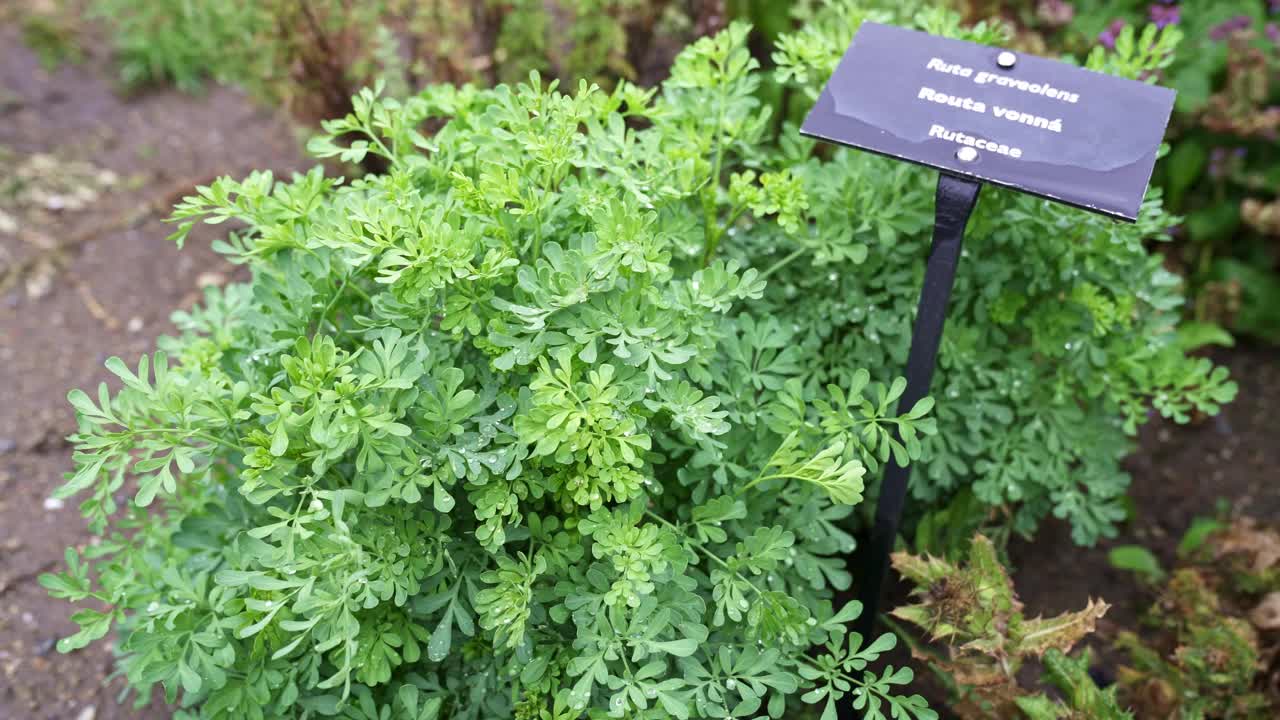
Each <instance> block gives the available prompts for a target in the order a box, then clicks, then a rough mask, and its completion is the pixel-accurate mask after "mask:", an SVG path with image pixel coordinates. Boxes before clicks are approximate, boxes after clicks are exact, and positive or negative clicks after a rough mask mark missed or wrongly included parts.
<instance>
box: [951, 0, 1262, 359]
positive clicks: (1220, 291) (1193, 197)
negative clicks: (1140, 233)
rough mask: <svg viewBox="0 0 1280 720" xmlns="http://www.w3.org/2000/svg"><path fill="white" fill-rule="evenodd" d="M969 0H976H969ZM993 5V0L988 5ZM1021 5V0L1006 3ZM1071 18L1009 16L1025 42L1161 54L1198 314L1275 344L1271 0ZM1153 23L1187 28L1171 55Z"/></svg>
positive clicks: (1172, 159)
mask: <svg viewBox="0 0 1280 720" xmlns="http://www.w3.org/2000/svg"><path fill="white" fill-rule="evenodd" d="M967 4H969V5H971V6H972V5H975V4H977V3H975V2H970V3H967ZM985 4H986V5H990V3H985ZM998 4H1001V5H1003V6H1005V8H1006V10H1014V9H1015V8H1016V7H1018V6H1019V4H1017V3H998ZM1062 5H1069V6H1070V7H1071V8H1072V9H1073V10H1074V13H1073V21H1072V22H1070V23H1069V24H1063V23H1061V22H1054V21H1050V20H1049V18H1048V17H1047V16H1046V14H1045V13H1026V12H1022V13H1019V12H1016V11H1015V12H1006V15H1007V16H1009V17H1016V18H1019V19H1020V20H1021V21H1023V24H1024V33H1023V34H1022V37H1021V38H1020V39H1021V40H1022V41H1023V42H1024V43H1026V44H1028V45H1031V46H1033V47H1036V46H1038V47H1046V46H1047V47H1049V48H1052V50H1051V52H1053V51H1061V50H1066V51H1069V52H1077V53H1090V60H1091V61H1092V60H1093V59H1094V58H1095V57H1096V58H1098V59H1099V60H1100V61H1103V60H1105V58H1107V57H1121V56H1125V55H1132V54H1133V53H1135V52H1137V53H1144V52H1153V53H1161V54H1162V56H1163V58H1164V59H1163V62H1161V63H1160V65H1159V67H1158V68H1157V71H1156V72H1154V73H1152V74H1151V75H1149V76H1148V77H1149V79H1152V80H1154V79H1156V78H1159V79H1160V81H1161V82H1163V83H1165V84H1167V85H1168V86H1169V87H1171V88H1173V89H1174V90H1176V91H1177V92H1178V96H1177V100H1176V105H1175V115H1174V120H1173V122H1172V123H1171V127H1170V131H1171V133H1170V137H1171V138H1172V141H1173V149H1172V152H1170V153H1169V155H1168V156H1167V157H1166V158H1165V159H1164V160H1163V161H1162V162H1161V163H1160V164H1159V165H1158V166H1157V169H1156V176H1155V182H1156V183H1157V184H1159V185H1161V186H1162V187H1164V189H1165V193H1166V197H1167V201H1168V205H1169V207H1170V209H1171V210H1172V211H1173V212H1175V213H1178V214H1180V215H1184V216H1185V217H1186V220H1185V222H1184V223H1183V225H1182V227H1181V232H1180V237H1179V239H1180V240H1182V242H1180V243H1179V245H1178V247H1177V248H1176V251H1175V252H1173V253H1171V255H1173V256H1174V258H1173V259H1174V260H1175V261H1176V262H1177V264H1178V265H1179V267H1180V268H1181V269H1182V270H1183V272H1184V274H1185V275H1186V276H1187V278H1188V280H1189V282H1190V285H1191V288H1192V290H1193V293H1194V295H1195V297H1196V303H1195V305H1194V307H1193V308H1192V309H1191V312H1192V314H1193V315H1194V317H1195V318H1196V319H1197V320H1199V321H1202V322H1206V323H1218V324H1222V325H1226V326H1228V327H1230V328H1232V329H1234V330H1238V331H1240V332H1244V333H1248V334H1251V335H1255V336H1260V337H1263V338H1266V339H1270V340H1272V341H1276V340H1278V339H1280V318H1277V317H1276V316H1275V313H1273V312H1267V311H1263V312H1258V311H1256V310H1255V308H1273V307H1275V301H1274V298H1275V297H1276V296H1277V295H1280V253H1278V252H1277V245H1276V238H1277V237H1280V203H1277V202H1276V200H1275V198H1276V196H1277V194H1278V193H1280V172H1277V169H1276V168H1277V167H1280V164H1278V163H1277V161H1280V154H1278V153H1277V147H1276V143H1275V134H1276V132H1277V130H1280V111H1277V109H1276V106H1277V103H1278V102H1280V43H1277V39H1278V38H1280V34H1278V33H1280V30H1277V27H1278V26H1277V25H1276V17H1275V5H1274V3H1271V2H1269V0H1235V1H1233V2H1223V1H1222V0H1180V2H1178V3H1164V5H1167V6H1170V7H1164V8H1161V7H1159V4H1155V3H1151V2H1148V1H1147V0H1121V1H1120V2H1116V1H1115V0H1074V2H1072V3H1069V4H1067V3H1063V4H1062ZM1150 19H1161V20H1163V21H1164V22H1172V24H1171V25H1170V26H1169V30H1170V31H1173V32H1176V33H1177V34H1179V35H1181V36H1182V40H1181V43H1180V44H1179V48H1178V51H1177V52H1176V53H1175V52H1169V50H1170V48H1168V47H1162V44H1161V43H1159V42H1152V41H1151V38H1150V37H1149V36H1148V35H1147V34H1146V33H1150V32H1151V30H1150V29H1149V28H1150V27H1151V26H1148V29H1147V30H1144V31H1142V32H1139V31H1138V29H1140V28H1142V26H1143V24H1145V23H1147V22H1148V20H1150Z"/></svg>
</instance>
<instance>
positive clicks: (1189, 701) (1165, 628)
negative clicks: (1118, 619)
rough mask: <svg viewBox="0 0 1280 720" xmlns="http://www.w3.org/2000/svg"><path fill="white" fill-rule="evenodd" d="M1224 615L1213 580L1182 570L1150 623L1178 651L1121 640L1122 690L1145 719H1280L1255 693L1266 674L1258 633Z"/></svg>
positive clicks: (1126, 636)
mask: <svg viewBox="0 0 1280 720" xmlns="http://www.w3.org/2000/svg"><path fill="white" fill-rule="evenodd" d="M1225 610H1226V609H1225V608H1224V607H1223V601H1222V599H1221V598H1220V597H1219V595H1218V593H1217V592H1216V591H1215V590H1214V589H1212V587H1211V586H1210V585H1209V583H1208V577H1207V574H1206V573H1202V572H1199V571H1197V570H1196V569H1192V568H1183V569H1179V570H1177V571H1175V572H1174V573H1173V575H1172V576H1171V578H1170V580H1169V583H1168V585H1167V586H1166V587H1165V588H1164V590H1163V591H1162V593H1161V596H1160V598H1159V600H1158V602H1157V604H1156V606H1155V607H1154V608H1153V612H1152V614H1151V616H1150V617H1149V620H1150V621H1151V622H1152V623H1153V624H1154V625H1155V626H1156V628H1157V630H1158V632H1160V633H1162V634H1164V635H1165V636H1166V637H1167V638H1168V639H1169V640H1170V642H1171V643H1172V647H1171V648H1168V647H1165V646H1164V644H1163V643H1161V642H1159V641H1158V640H1157V641H1148V640H1144V639H1140V638H1139V637H1138V636H1137V635H1136V634H1134V633H1132V632H1123V633H1121V634H1120V636H1119V638H1118V639H1117V641H1116V644H1117V646H1118V647H1119V648H1121V649H1122V650H1124V651H1125V652H1126V653H1127V654H1128V656H1129V662H1130V666H1128V667H1124V668H1122V670H1121V673H1120V683H1121V685H1122V687H1123V688H1124V689H1125V692H1126V694H1127V695H1129V696H1131V697H1133V698H1134V699H1135V703H1136V704H1137V706H1138V707H1139V708H1140V709H1141V710H1142V711H1143V712H1144V713H1145V714H1150V715H1152V716H1156V715H1158V716H1160V717H1170V718H1179V719H1185V720H1191V719H1192V718H1204V717H1210V716H1212V717H1228V718H1257V719H1258V720H1262V718H1270V717H1275V713H1276V710H1277V706H1276V705H1275V704H1274V703H1272V702H1271V701H1269V700H1268V698H1267V697H1265V696H1264V695H1263V694H1262V693H1260V692H1258V691H1257V690H1256V689H1255V688H1256V686H1257V682H1256V680H1257V676H1258V674H1259V672H1260V670H1261V668H1262V667H1263V661H1262V656H1261V650H1260V647H1259V642H1258V635H1257V631H1256V630H1255V629H1254V628H1253V627H1252V626H1251V625H1250V623H1249V622H1248V620H1246V619H1244V618H1241V617H1234V616H1232V615H1230V614H1229V613H1227V612H1225ZM1144 716H1146V715H1144Z"/></svg>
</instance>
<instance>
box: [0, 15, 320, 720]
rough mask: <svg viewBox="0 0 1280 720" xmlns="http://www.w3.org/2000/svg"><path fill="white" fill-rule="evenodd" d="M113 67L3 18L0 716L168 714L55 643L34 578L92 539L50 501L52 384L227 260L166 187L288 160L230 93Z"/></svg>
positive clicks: (163, 318)
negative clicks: (127, 88)
mask: <svg viewBox="0 0 1280 720" xmlns="http://www.w3.org/2000/svg"><path fill="white" fill-rule="evenodd" d="M112 72H113V71H112V69H111V66H110V64H109V62H108V58H107V57H105V56H103V55H100V54H99V55H97V56H95V55H94V54H93V53H91V55H90V57H88V58H86V60H85V61H84V62H82V63H80V64H77V65H73V66H64V67H63V68H61V69H59V70H58V71H56V72H53V73H48V72H46V71H44V70H43V69H42V68H41V66H40V64H39V62H38V61H37V59H36V57H35V56H34V55H33V54H32V53H31V52H30V51H28V50H27V49H26V48H24V47H23V44H22V42H21V39H20V37H19V32H18V30H17V28H15V27H7V26H5V25H3V24H0V153H5V155H6V156H5V157H4V158H2V159H0V165H3V167H4V169H3V170H0V213H4V216H0V719H3V720H26V719H27V718H31V719H35V718H50V719H52V718H57V719H59V720H61V719H63V718H65V719H67V720H90V719H91V718H97V719H98V720H110V719H114V718H161V717H167V716H168V712H166V711H163V710H162V709H149V710H134V709H132V707H131V706H125V707H121V706H118V705H117V704H116V701H115V697H116V695H117V693H118V692H119V690H120V683H119V682H109V681H108V680H107V678H108V676H109V675H110V673H111V670H112V668H111V649H110V647H109V645H108V644H106V643H99V644H97V645H94V646H91V647H89V648H86V649H84V650H81V651H79V652H76V653H72V654H70V655H61V654H59V653H58V652H57V651H56V650H54V649H53V644H54V642H55V641H56V640H57V639H58V638H60V637H62V636H64V635H66V634H68V633H69V632H71V631H72V629H73V625H72V624H71V623H70V622H69V621H68V620H67V619H66V618H67V616H68V614H69V607H68V606H67V605H66V604H64V603H61V602H57V601H53V600H50V599H49V598H48V596H47V595H46V593H45V591H44V590H43V588H41V587H40V586H39V585H38V584H37V582H36V578H37V576H38V575H39V574H40V573H42V572H46V571H49V570H52V569H54V568H56V567H58V566H59V565H60V563H61V561H62V551H63V548H65V547H66V546H68V545H77V544H83V543H85V542H88V541H89V535H88V533H87V531H86V530H85V529H84V524H83V522H82V521H81V519H80V517H79V513H78V511H77V509H76V503H75V502H74V501H73V502H69V503H67V504H66V505H65V506H61V505H60V503H58V502H56V501H53V500H49V497H50V495H51V493H52V491H53V489H54V488H55V487H57V486H58V484H60V482H61V477H62V473H63V472H65V471H66V470H67V469H69V467H70V455H69V449H68V447H67V445H66V442H65V440H64V439H63V438H65V437H66V435H68V434H69V433H70V432H72V431H73V430H74V429H75V425H74V418H73V416H72V413H71V411H70V408H69V406H68V405H67V404H66V402H65V400H64V399H63V398H64V397H65V395H66V392H67V390H68V389H70V388H73V387H82V388H92V387H96V385H97V384H98V383H99V382H101V381H103V380H105V379H106V377H107V373H106V372H105V371H104V370H103V368H102V363H103V360H104V359H106V358H107V357H109V356H111V355H119V356H121V357H127V358H134V359H136V358H137V356H138V355H139V354H141V353H143V352H147V351H149V350H150V349H151V348H152V346H153V344H154V341H155V337H156V336H157V335H160V334H163V333H165V332H167V331H168V330H169V329H170V326H169V323H168V316H169V313H170V312H171V311H172V310H174V309H176V308H178V307H185V306H190V305H191V304H192V302H194V300H195V299H196V297H197V294H198V287H199V285H200V284H203V283H209V282H223V281H225V279H226V278H227V277H228V276H229V275H230V274H231V270H230V268H229V266H227V265H226V264H225V263H223V262H222V261H221V260H220V259H219V258H218V257H217V256H216V255H215V254H214V253H212V252H211V251H210V250H209V249H208V242H207V237H208V236H204V237H202V238H193V240H192V242H190V243H189V244H188V246H187V248H186V249H185V250H182V251H179V250H178V249H177V248H176V247H174V246H173V244H172V243H170V242H168V241H166V240H165V236H166V235H167V234H168V233H169V232H170V231H171V228H170V227H169V226H168V225H166V224H165V223H163V222H161V218H163V217H164V216H165V215H166V214H167V211H168V208H169V207H171V206H172V205H173V203H174V202H175V201H177V200H178V199H180V198H181V196H182V195H183V194H186V193H189V192H190V190H191V188H192V187H193V186H194V185H196V184H205V183H208V182H209V181H211V180H212V179H213V178H215V177H216V176H218V175H223V174H230V175H242V174H244V173H246V172H247V171H248V170H250V169H252V168H255V167H262V168H272V169H274V170H276V171H277V172H287V171H289V170H292V169H294V168H297V167H300V166H301V164H302V161H301V156H300V153H299V152H298V137H297V135H296V134H295V131H294V130H293V129H291V128H290V127H289V125H287V124H286V123H285V122H283V121H282V120H281V119H279V118H277V117H274V116H273V115H272V114H271V113H269V112H267V111H264V110H262V109H259V108H257V107H255V106H254V105H252V104H251V103H250V102H249V101H247V100H246V99H245V98H243V97H242V96H240V95H239V94H237V93H235V92H233V91H230V90H227V89H223V88H210V89H209V90H208V92H207V93H206V94H204V95H203V96H191V95H184V94H180V93H177V92H176V91H171V90H165V91H156V92H152V93H148V94H144V95H140V96H136V97H131V98H125V97H123V96H122V95H120V94H119V93H118V92H117V91H116V89H115V81H114V77H113V75H112ZM45 155H47V156H48V157H44V156H45ZM15 167H17V168H20V169H21V172H19V171H17V170H15ZM6 190H8V193H7V195H6V192H5V191H6ZM6 217H7V221H6V220H5V218H6ZM15 225H16V227H15Z"/></svg>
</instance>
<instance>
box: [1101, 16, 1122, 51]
mask: <svg viewBox="0 0 1280 720" xmlns="http://www.w3.org/2000/svg"><path fill="white" fill-rule="evenodd" d="M1124 28H1125V22H1124V21H1123V20H1112V21H1111V24H1110V25H1108V26H1107V29H1106V30H1103V31H1102V32H1100V33H1098V43H1099V44H1101V45H1102V47H1104V48H1106V49H1108V50H1115V49H1116V38H1117V37H1118V36H1119V35H1120V31H1121V30H1124Z"/></svg>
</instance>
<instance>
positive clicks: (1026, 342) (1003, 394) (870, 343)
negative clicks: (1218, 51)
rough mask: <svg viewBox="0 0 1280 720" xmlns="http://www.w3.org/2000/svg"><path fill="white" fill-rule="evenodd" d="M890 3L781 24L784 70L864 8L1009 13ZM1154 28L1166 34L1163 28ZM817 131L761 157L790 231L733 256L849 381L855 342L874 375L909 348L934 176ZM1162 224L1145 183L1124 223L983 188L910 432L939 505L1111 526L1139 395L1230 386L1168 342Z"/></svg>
mask: <svg viewBox="0 0 1280 720" xmlns="http://www.w3.org/2000/svg"><path fill="white" fill-rule="evenodd" d="M902 5H903V7H901V8H897V9H892V10H885V9H875V8H877V7H883V6H882V5H879V4H876V5H868V4H866V3H858V2H848V1H846V2H834V3H831V4H829V5H828V6H826V7H825V8H824V9H823V10H821V11H819V12H818V13H817V14H816V15H815V16H814V17H813V18H812V20H811V21H810V22H809V24H808V25H807V26H806V27H805V28H804V29H802V30H801V31H799V32H798V33H797V34H795V35H791V36H785V37H783V38H782V39H781V40H780V42H779V50H778V52H777V53H775V56H774V57H775V60H776V62H777V63H778V66H779V68H778V74H779V76H780V77H782V78H784V79H785V80H786V81H787V82H790V83H792V84H794V85H795V86H796V87H797V88H798V89H800V90H801V91H803V92H805V93H808V94H809V96H810V97H815V96H816V93H817V91H818V89H819V88H820V87H821V85H822V83H823V82H824V81H825V80H826V78H827V76H828V74H829V73H830V71H831V69H832V68H833V67H834V64H835V62H836V61H837V59H838V58H839V57H840V55H841V53H843V52H844V50H845V48H846V47H847V45H848V42H849V38H850V37H851V36H852V35H853V33H854V31H855V30H856V25H857V23H859V22H861V21H862V20H864V19H875V20H879V21H882V22H894V23H899V24H907V25H914V26H915V27H920V28H927V29H929V30H931V31H932V32H938V33H943V34H948V35H953V36H957V37H963V38H966V39H971V40H976V41H979V42H987V43H995V44H1002V43H1003V42H1004V40H1005V36H1004V33H1005V30H1004V28H1003V27H1002V26H995V25H979V26H974V27H971V28H963V27H961V26H960V24H959V20H958V18H957V17H956V16H955V15H953V14H951V13H948V12H946V11H943V10H938V9H930V10H925V11H922V12H919V13H915V14H914V15H912V14H911V11H912V8H911V7H910V5H911V3H903V4H902ZM1150 37H1155V38H1158V39H1157V40H1153V42H1156V43H1157V44H1158V45H1159V46H1160V47H1164V46H1167V45H1168V44H1170V43H1172V42H1173V39H1174V37H1175V36H1174V34H1173V33H1170V32H1165V33H1164V34H1162V35H1158V36H1150ZM1150 37H1149V38H1148V39H1150ZM1140 45H1141V44H1140V43H1139V42H1138V41H1137V40H1134V43H1133V48H1132V49H1131V51H1127V52H1126V53H1124V54H1119V55H1117V54H1110V55H1106V56H1103V57H1100V58H1097V59H1094V60H1093V61H1092V66H1093V67H1094V68H1095V69H1099V70H1104V71H1109V72H1119V73H1121V74H1125V75H1128V76H1130V77H1136V76H1142V75H1145V74H1146V73H1149V72H1150V71H1151V70H1153V69H1156V68H1158V67H1159V66H1160V65H1161V64H1162V63H1163V62H1164V61H1165V60H1164V56H1163V55H1160V54H1159V53H1154V54H1153V53H1149V52H1144V51H1143V50H1141V49H1140V47H1139V46H1140ZM1142 47H1146V46H1142ZM813 148H814V145H813V144H812V143H810V142H809V141H807V140H802V139H797V138H796V137H795V135H794V128H791V129H789V130H786V131H784V133H783V135H782V139H781V143H780V147H779V149H778V150H777V151H776V152H775V153H773V154H772V157H771V159H772V160H773V162H775V163H777V164H776V165H775V167H785V169H786V172H787V173H788V174H789V176H790V177H792V178H795V179H797V181H798V183H799V185H800V195H799V196H802V197H804V198H805V199H806V203H805V204H804V206H803V208H802V209H801V208H800V207H799V206H797V209H796V210H795V211H793V212H795V213H796V214H797V217H798V218H799V223H798V226H797V227H796V229H795V230H788V231H786V232H784V233H779V232H776V231H772V230H765V231H743V232H742V233H741V234H740V239H739V240H738V241H737V242H735V243H733V251H734V252H735V253H736V254H735V255H734V256H735V257H738V258H740V261H741V262H742V263H743V264H744V265H752V266H756V267H761V268H766V270H765V273H764V274H765V275H766V276H767V277H768V279H769V286H768V288H767V289H766V291H765V294H764V299H763V303H764V305H765V306H766V307H772V308H773V309H774V313H775V314H776V315H778V316H781V317H786V318H787V319H788V320H789V321H790V322H791V327H792V329H793V337H792V340H791V344H792V346H794V347H798V348H800V350H801V355H802V356H803V357H805V358H807V360H806V362H807V363H808V366H809V368H810V370H809V371H810V372H811V373H813V374H814V375H815V376H817V377H818V378H820V379H821V381H822V382H824V383H826V382H834V383H836V384H840V383H842V382H844V380H843V378H845V377H847V375H848V372H849V371H848V370H847V361H846V359H847V358H851V357H856V358H858V361H859V364H862V365H865V366H867V368H868V369H869V370H870V371H871V373H872V374H873V375H879V376H883V375H884V374H885V373H887V372H892V371H893V369H897V368H901V367H903V365H904V363H905V360H906V355H907V350H908V348H909V345H910V335H911V327H912V316H913V312H914V309H915V306H916V298H917V296H918V293H919V288H920V283H921V277H922V272H923V262H922V260H923V258H924V257H925V256H926V255H927V253H928V247H929V242H930V238H929V228H930V227H931V222H932V219H933V208H932V202H933V200H932V198H933V188H932V184H933V176H932V174H931V173H929V172H927V171H923V170H920V169H917V168H914V167H910V166H907V165H905V164H902V163H895V162H893V161H890V160H885V159H882V158H878V157H874V156H870V155H867V154H866V153H860V152H857V151H853V150H844V149H834V150H830V151H829V152H826V151H825V150H824V154H822V155H819V156H815V155H814V154H813ZM1175 222H1176V218H1174V217H1172V216H1170V215H1169V214H1167V213H1165V212H1164V210H1163V208H1162V203H1161V194H1160V192H1159V191H1158V190H1153V191H1151V192H1150V193H1148V199H1147V202H1146V204H1145V205H1144V207H1143V210H1142V213H1141V217H1140V219H1139V220H1138V222H1137V223H1136V224H1134V225H1122V224H1117V223H1114V222H1112V221H1110V220H1107V219H1105V218H1101V217H1098V216H1094V215H1091V214H1088V213H1083V212H1080V211H1078V210H1074V209H1070V208H1066V207H1063V206H1061V205H1055V204H1052V203H1048V202H1045V201H1043V200H1039V199H1036V198H1032V197H1029V196H1026V195H1022V194H1018V193H1014V192H1008V191H1003V190H1000V189H998V188H987V189H986V190H984V192H983V196H982V198H981V199H980V201H979V203H978V206H977V210H976V212H975V214H974V217H973V220H972V221H971V223H970V228H969V231H968V236H967V238H966V241H965V242H966V249H965V252H964V258H963V261H962V262H961V263H960V268H959V273H958V276H957V279H956V285H955V291H954V294H953V297H952V302H951V307H950V312H949V316H948V320H947V327H946V333H945V335H944V337H943V341H942V347H941V352H940V355H939V369H938V375H937V377H936V379H935V380H934V388H936V389H937V393H938V408H937V422H938V427H939V429H940V432H939V433H938V434H936V435H934V436H931V437H928V438H925V439H923V440H922V441H921V445H922V454H923V462H922V463H921V464H920V467H921V470H920V471H919V472H917V473H916V474H915V477H914V479H913V482H912V489H913V493H914V495H915V497H916V499H917V500H919V501H923V502H924V503H926V505H927V506H931V507H935V508H936V507H941V506H944V505H947V504H949V503H950V502H951V498H952V497H953V496H954V495H955V494H957V493H960V492H962V491H965V489H966V488H971V489H972V492H973V494H974V495H975V496H976V497H977V498H978V499H979V500H981V501H982V503H983V504H984V505H986V506H988V507H992V508H995V509H998V514H1000V515H1006V516H1009V517H1011V520H1012V527H1013V529H1014V530H1015V531H1017V532H1019V533H1023V534H1030V533H1032V532H1033V531H1034V530H1035V528H1036V527H1037V525H1038V523H1039V522H1040V521H1041V519H1042V518H1043V517H1045V516H1046V515H1053V516H1055V517H1058V518H1062V519H1064V520H1067V521H1068V522H1070V524H1071V526H1072V532H1073V537H1074V538H1075V540H1076V541H1077V542H1080V543H1083V544H1092V543H1094V542H1095V541H1097V539H1098V538H1101V537H1108V536H1111V535H1112V534H1113V533H1114V526H1115V524H1116V522H1117V521H1119V520H1120V519H1121V518H1122V517H1123V509H1122V506H1121V500H1122V498H1123V495H1124V490H1125V487H1126V486H1127V484H1128V481H1129V479H1128V476H1127V475H1126V474H1125V473H1123V472H1122V471H1121V470H1120V468H1119V467H1118V466H1117V462H1116V461H1117V459H1118V458H1120V457H1121V456H1123V455H1124V454H1125V453H1126V452H1128V450H1129V448H1130V447H1131V445H1130V442H1129V440H1128V439H1127V438H1126V435H1131V434H1132V433H1134V432H1135V431H1136V430H1137V428H1138V427H1139V426H1140V425H1141V424H1142V423H1144V422H1145V421H1146V420H1147V418H1148V411H1149V410H1150V409H1151V408H1154V409H1155V410H1156V411H1158V412H1160V413H1161V414H1162V415H1164V416H1166V417H1170V418H1174V419H1176V420H1177V421H1179V422H1185V421H1186V420H1188V419H1189V418H1190V417H1191V416H1192V414H1193V413H1196V412H1204V413H1214V412H1216V411H1217V409H1218V407H1219V406H1220V404H1221V403H1224V402H1227V401H1229V400H1230V399H1231V398H1232V397H1233V396H1234V395H1235V392H1236V388H1235V385H1234V384H1233V383H1231V382H1229V381H1228V379H1227V377H1226V371H1225V370H1224V369H1221V368H1214V367H1213V366H1212V365H1211V364H1210V363H1209V362H1208V361H1207V360H1205V359H1202V358H1192V357H1187V356H1186V355H1185V353H1184V350H1183V349H1182V347H1180V345H1179V339H1178V336H1177V334H1176V332H1175V328H1176V325H1177V320H1178V314H1177V313H1178V309H1179V307H1180V306H1181V304H1182V297H1181V294H1180V291H1179V284H1180V283H1179V279H1178V278H1177V276H1175V275H1173V274H1172V273H1170V272H1168V271H1167V270H1165V269H1164V267H1163V264H1162V262H1161V258H1160V257H1159V256H1158V255H1153V254H1151V253H1150V252H1149V251H1148V250H1147V248H1146V245H1145V242H1146V241H1147V240H1148V239H1149V238H1157V239H1161V238H1167V233H1168V230H1169V228H1170V227H1171V226H1173V225H1174V224H1175ZM784 230H786V228H784ZM979 516H981V513H979ZM970 517H972V515H971V516H970Z"/></svg>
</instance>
